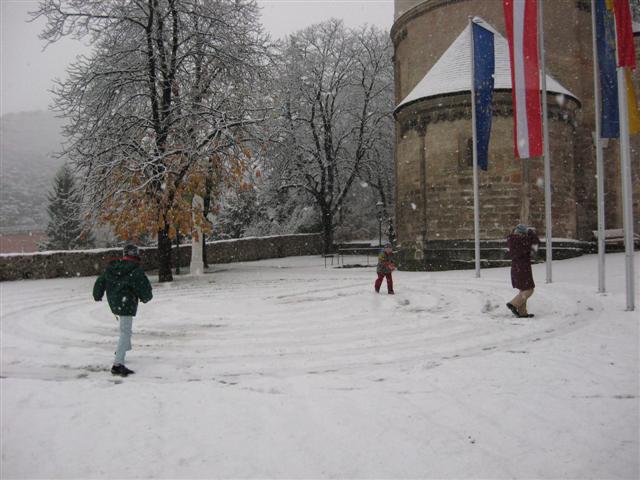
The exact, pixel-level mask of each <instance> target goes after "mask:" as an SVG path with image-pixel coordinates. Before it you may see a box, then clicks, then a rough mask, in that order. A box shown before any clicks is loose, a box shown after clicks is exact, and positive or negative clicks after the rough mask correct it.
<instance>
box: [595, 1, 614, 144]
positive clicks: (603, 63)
mask: <svg viewBox="0 0 640 480" xmlns="http://www.w3.org/2000/svg"><path fill="white" fill-rule="evenodd" d="M595 3H596V9H595V13H596V48H597V51H598V69H599V70H600V77H599V78H600V98H601V103H602V105H601V108H600V137H601V138H618V137H619V136H620V117H619V116H618V78H617V75H616V36H615V28H614V26H615V23H614V22H615V20H614V17H613V12H612V11H610V10H609V9H608V8H607V7H606V5H605V0H596V1H595Z"/></svg>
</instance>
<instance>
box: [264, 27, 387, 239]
mask: <svg viewBox="0 0 640 480" xmlns="http://www.w3.org/2000/svg"><path fill="white" fill-rule="evenodd" d="M391 55H392V52H391V45H390V41H389V36H388V35H387V34H386V33H384V32H381V31H379V30H377V29H375V28H369V27H366V28H362V29H360V30H349V29H347V28H345V27H344V26H343V24H342V22H340V21H338V20H335V19H332V20H328V21H326V22H324V23H321V24H317V25H314V26H311V27H309V28H307V29H305V30H302V31H301V32H298V33H296V34H294V35H291V36H290V37H289V38H288V40H287V41H286V43H285V44H284V46H283V47H282V52H281V59H280V64H279V70H278V71H279V73H278V82H277V89H278V93H277V97H278V99H277V101H278V103H279V108H280V116H279V118H278V120H277V125H278V128H279V129H280V130H279V131H280V138H279V141H278V142H277V148H276V151H275V159H276V160H277V164H278V165H277V167H275V168H274V170H273V172H272V174H275V175H276V176H277V177H278V179H279V181H280V188H281V189H299V190H304V191H306V192H307V193H308V195H309V196H310V198H311V199H312V201H313V202H314V203H315V205H316V206H317V208H318V210H319V211H320V213H321V215H322V218H321V224H322V230H323V234H324V249H325V251H329V250H330V249H331V248H332V245H333V232H334V228H335V226H336V219H337V215H336V214H337V213H338V212H339V210H340V208H341V206H342V205H343V203H344V201H345V198H346V196H347V193H348V192H349V190H350V188H351V186H352V184H353V182H354V180H355V179H356V178H357V177H358V175H359V174H360V173H361V172H362V171H363V170H364V166H365V165H366V164H367V163H369V162H372V161H374V160H375V158H376V146H377V145H378V144H379V141H380V138H381V137H384V136H389V135H393V129H392V126H391V123H390V114H391V110H392V108H393V103H392V102H393V100H392V89H393V68H392V64H391Z"/></svg>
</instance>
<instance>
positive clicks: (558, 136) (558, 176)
mask: <svg viewBox="0 0 640 480" xmlns="http://www.w3.org/2000/svg"><path fill="white" fill-rule="evenodd" d="M577 109H578V105H577V103H576V102H575V101H573V100H567V102H565V105H564V106H563V107H562V108H561V107H559V106H558V105H557V104H556V102H555V98H552V97H550V99H549V112H550V141H551V146H552V151H553V153H554V157H553V161H552V169H551V170H552V171H551V173H552V178H553V179H554V181H553V183H552V198H553V216H554V236H556V237H562V238H576V237H577V229H578V227H577V204H576V202H575V198H576V192H575V184H576V175H578V173H577V172H576V168H575V165H574V141H573V139H574V132H575V128H574V125H575V123H576V111H577ZM470 117H471V112H470V102H469V95H468V94H461V95H450V96H447V97H438V98H437V99H432V100H424V101H421V102H416V103H415V104H413V105H411V106H409V107H407V108H405V109H403V110H402V111H401V112H400V113H399V114H398V117H397V120H398V125H399V127H400V128H399V132H400V138H399V139H398V141H397V146H398V150H397V162H398V163H397V171H398V173H397V186H396V188H397V199H398V201H397V205H396V211H397V218H398V238H399V240H400V242H401V243H402V245H403V246H405V247H406V246H408V244H414V245H416V247H418V248H419V245H421V243H422V242H423V240H424V241H435V240H461V239H472V238H473V167H472V153H471V147H472V144H471V121H470ZM492 123H493V127H492V133H491V142H490V147H489V151H490V154H489V170H488V171H487V172H483V171H480V172H479V193H480V206H481V208H480V237H481V238H482V239H496V238H503V237H504V236H505V235H506V232H507V231H508V230H509V229H510V228H513V226H514V225H515V224H517V223H518V222H519V219H520V218H521V205H522V198H523V197H524V195H525V191H526V190H528V192H529V193H528V198H529V203H530V221H529V224H530V225H532V226H534V227H535V228H536V229H537V230H538V232H539V233H540V234H541V235H544V234H545V228H544V227H545V224H544V163H543V161H542V159H541V158H534V159H531V160H528V164H529V180H528V182H525V180H524V171H523V165H524V164H523V161H521V160H517V159H515V158H514V156H513V145H512V141H511V139H512V136H513V120H512V107H511V97H510V94H509V93H507V92H496V94H495V97H494V116H493V121H492ZM505 137H506V138H508V139H509V142H505V141H504V138H505ZM423 192H424V193H423Z"/></svg>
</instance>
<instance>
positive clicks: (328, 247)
mask: <svg viewBox="0 0 640 480" xmlns="http://www.w3.org/2000/svg"><path fill="white" fill-rule="evenodd" d="M322 238H323V242H324V253H325V254H326V253H331V252H332V251H333V215H332V214H331V211H330V210H329V211H326V212H323V214H322Z"/></svg>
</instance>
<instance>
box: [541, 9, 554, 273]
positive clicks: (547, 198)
mask: <svg viewBox="0 0 640 480" xmlns="http://www.w3.org/2000/svg"><path fill="white" fill-rule="evenodd" d="M542 2H543V0H538V42H539V43H538V55H539V56H540V70H541V77H542V79H541V81H542V132H543V140H542V141H543V143H544V220H545V237H546V238H547V252H546V262H545V263H546V267H547V283H551V282H552V278H551V263H552V261H553V245H552V244H553V242H552V239H553V233H552V223H551V154H550V153H549V121H548V118H547V73H546V69H545V62H544V56H545V55H544V24H543V19H544V15H543V13H542Z"/></svg>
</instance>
